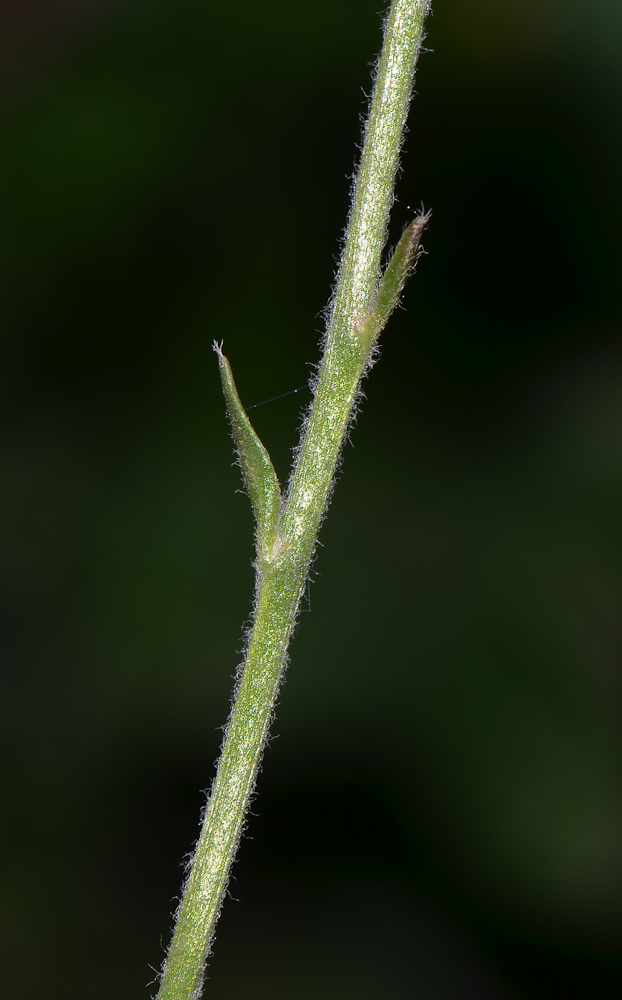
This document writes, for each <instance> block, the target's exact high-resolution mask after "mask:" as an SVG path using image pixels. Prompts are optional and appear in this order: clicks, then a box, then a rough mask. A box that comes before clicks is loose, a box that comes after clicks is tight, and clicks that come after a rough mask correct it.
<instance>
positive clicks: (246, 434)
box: [213, 341, 281, 556]
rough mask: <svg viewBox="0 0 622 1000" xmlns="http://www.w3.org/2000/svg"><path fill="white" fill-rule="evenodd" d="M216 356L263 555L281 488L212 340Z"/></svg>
mask: <svg viewBox="0 0 622 1000" xmlns="http://www.w3.org/2000/svg"><path fill="white" fill-rule="evenodd" d="M213 347H214V350H215V352H216V354H217V355H218V366H219V368H220V380H221V382H222V389H223V393H224V397H225V402H226V404H227V412H228V414H229V420H230V421H231V433H232V436H233V441H234V444H235V449H236V451H237V454H238V459H239V462H240V468H241V469H242V476H243V478H244V485H245V486H246V490H247V493H248V495H249V498H250V501H251V505H252V508H253V513H254V515H255V521H256V524H257V548H258V551H259V554H260V556H261V555H265V554H266V552H267V549H268V547H269V545H270V543H271V541H272V540H273V539H274V536H275V533H276V528H277V523H278V518H279V513H280V509H281V488H280V486H279V481H278V479H277V476H276V472H275V471H274V466H273V465H272V462H271V460H270V456H269V454H268V452H267V451H266V449H265V448H264V446H263V444H262V443H261V441H260V440H259V437H258V436H257V434H256V432H255V430H254V428H253V426H252V424H251V422H250V420H249V419H248V416H247V415H246V412H245V410H244V407H243V406H242V402H241V400H240V397H239V396H238V391H237V389H236V385H235V382H234V379H233V372H232V371H231V365H230V364H229V361H228V360H227V358H226V357H225V355H224V354H223V353H222V341H221V342H220V344H219V343H218V342H217V341H214V344H213Z"/></svg>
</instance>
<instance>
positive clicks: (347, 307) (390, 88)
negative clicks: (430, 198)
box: [328, 0, 429, 342]
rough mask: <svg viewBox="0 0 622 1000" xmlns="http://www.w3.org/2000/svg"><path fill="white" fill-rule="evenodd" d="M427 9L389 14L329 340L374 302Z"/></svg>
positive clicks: (420, 0) (403, 3)
mask: <svg viewBox="0 0 622 1000" xmlns="http://www.w3.org/2000/svg"><path fill="white" fill-rule="evenodd" d="M428 7H429V0H394V2H393V4H392V5H391V10H390V11H389V14H388V16H387V20H386V24H385V43H384V46H383V49H382V53H381V56H380V60H379V62H378V67H377V71H376V80H375V86H374V92H373V97H372V103H371V108H370V113H369V118H368V120H367V125H366V128H365V135H364V143H363V154H362V157H361V162H360V166H359V170H358V173H357V176H356V181H355V185H354V193H353V198H352V209H351V212H350V218H349V221H348V227H347V230H346V238H345V247H344V252H343V257H342V259H341V266H340V268H339V274H338V278H337V289H336V292H335V296H334V299H333V303H332V310H331V316H330V322H329V330H328V341H329V342H330V340H331V339H333V338H335V337H339V336H340V335H342V334H345V335H346V336H347V335H349V334H351V333H352V331H353V328H354V327H355V326H356V325H357V323H359V322H360V321H361V320H362V319H363V318H364V317H365V316H366V315H367V313H369V311H370V310H371V308H372V306H373V303H374V297H375V294H376V286H377V283H378V278H379V275H380V261H381V257H382V251H383V249H384V245H385V243H386V238H387V223H388V219H389V211H390V209H391V205H392V202H393V188H394V184H395V175H396V172H397V167H398V162H399V154H400V148H401V145H402V137H403V134H404V125H405V123H406V116H407V114H408V106H409V103H410V95H411V91H412V84H413V77H414V72H415V65H416V62H417V56H418V54H419V49H420V47H421V38H422V31H423V22H424V20H425V15H426V13H427V10H428Z"/></svg>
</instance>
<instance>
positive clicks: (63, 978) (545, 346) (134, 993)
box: [0, 0, 622, 1000]
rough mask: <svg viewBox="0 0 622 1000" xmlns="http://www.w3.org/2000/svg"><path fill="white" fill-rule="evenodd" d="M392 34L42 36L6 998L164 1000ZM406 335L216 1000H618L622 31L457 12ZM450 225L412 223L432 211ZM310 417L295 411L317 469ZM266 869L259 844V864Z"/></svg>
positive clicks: (199, 4) (203, 26)
mask: <svg viewBox="0 0 622 1000" xmlns="http://www.w3.org/2000/svg"><path fill="white" fill-rule="evenodd" d="M377 7H378V0H330V2H329V0H316V2H314V3H310V2H301V0H298V2H297V3H293V2H292V0H288V2H285V0H268V2H261V3H260V2H259V0H238V2H236V3H229V4H226V3H225V4H223V3H212V2H209V0H142V2H140V3H137V2H130V0H126V2H124V3H116V4H112V5H108V6H106V5H105V4H104V5H102V4H100V5H99V6H96V7H93V6H92V5H89V4H87V3H86V0H81V2H78V0H76V2H74V3H73V4H64V5H63V4H61V3H58V4H51V5H45V4H42V3H39V4H38V3H34V2H33V3H32V4H29V5H24V7H20V5H19V4H17V3H13V4H5V5H4V6H3V8H2V11H1V12H0V18H1V19H2V22H3V23H4V25H5V27H6V32H5V35H4V43H3V50H4V55H5V57H6V58H5V70H4V77H3V86H4V91H3V93H4V104H3V113H2V135H1V149H0V205H1V207H0V242H1V254H2V265H1V266H2V327H3V336H2V348H1V359H0V360H1V365H0V367H1V372H2V375H1V379H2V392H1V396H0V398H1V409H2V424H1V431H0V433H1V438H2V440H1V455H2V458H1V462H2V472H1V484H0V510H1V513H2V517H1V520H0V588H1V591H0V596H1V609H0V623H1V646H2V650H1V652H2V696H1V709H0V711H1V713H2V726H1V732H2V747H3V760H4V767H3V772H4V781H3V789H2V803H3V806H4V818H3V821H2V826H1V828H0V829H1V834H0V835H1V838H2V861H3V871H2V877H1V880H0V886H1V896H2V909H1V912H0V939H1V941H2V946H3V949H4V951H5V954H4V955H3V959H2V973H1V976H0V979H1V983H2V985H1V987H0V989H1V992H2V995H3V996H5V997H7V998H10V1000H35V998H36V1000H39V998H42V997H46V998H49V1000H56V998H58V1000H61V998H62V1000H78V998H79V1000H86V998H88V1000H108V998H110V997H114V998H115V1000H126V998H127V1000H130V998H140V997H145V998H146V997H147V996H148V995H149V993H150V991H149V989H147V988H146V986H145V984H146V983H147V981H148V979H149V978H150V976H151V973H150V970H149V967H148V966H149V963H150V964H151V965H153V966H158V965H159V963H160V961H161V957H162V947H161V944H160V939H163V941H164V943H166V940H167V938H168V934H169V927H170V912H171V909H172V904H171V898H172V897H173V896H174V895H175V894H176V893H177V891H178V889H179V885H180V880H181V869H180V867H179V863H180V859H181V858H182V855H183V854H184V853H185V852H187V851H189V850H190V848H191V846H192V843H193V840H194V838H195V836H196V830H197V826H196V824H197V818H198V814H199V810H200V808H201V804H202V802H203V798H202V794H201V791H200V789H202V788H205V787H206V786H208V784H209V782H210V780H211V775H212V773H213V771H212V762H213V761H214V759H215V758H216V756H217V752H218V746H219V741H220V738H221V733H220V731H219V728H218V727H219V726H221V725H222V724H223V722H224V721H225V719H226V715H227V710H228V699H229V691H230V688H231V677H232V674H233V672H234V670H235V667H236V664H237V662H238V658H239V657H238V654H237V653H236V650H239V649H240V647H241V643H242V638H241V628H242V624H243V622H244V621H245V619H247V618H248V615H249V611H250V596H251V591H252V569H251V558H252V522H251V516H250V511H249V505H248V502H247V500H246V498H245V497H244V496H242V495H240V494H239V493H236V490H238V489H239V486H240V483H239V475H238V471H237V470H236V469H235V468H233V467H232V465H231V462H232V453H231V445H230V441H229V439H228V436H227V425H226V420H225V416H224V406H223V402H222V399H221V396H220V390H219V385H218V376H217V367H216V363H215V359H214V356H213V354H212V353H211V342H212V340H213V339H214V338H218V339H221V338H222V339H224V342H225V349H226V351H227V353H228V355H229V357H230V359H231V362H232V365H233V368H234V372H235V374H236V377H237V380H238V385H239V389H240V393H241V396H242V399H243V401H244V402H245V403H247V404H251V403H255V402H258V401H260V400H263V399H267V398H269V397H272V396H275V395H277V394H279V393H282V392H286V391H288V390H289V389H292V388H295V387H297V386H300V385H302V384H303V383H304V382H305V381H306V378H307V374H308V367H307V366H308V364H309V363H313V362H315V361H316V360H317V358H318V350H317V341H318V336H319V331H320V330H321V319H320V316H319V314H320V312H321V310H322V308H323V306H324V304H325V301H326V298H327V295H328V290H329V287H330V283H331V281H332V278H333V273H334V260H335V255H336V254H337V250H338V237H339V234H340V232H341V231H342V228H343V224H344V220H345V216H346V212H347V205H348V197H347V196H348V188H349V180H348V177H349V175H350V173H351V170H352V164H353V156H354V148H355V144H356V143H357V142H358V140H359V129H360V126H359V115H360V114H361V113H362V111H363V109H364V98H363V95H362V93H361V89H364V90H368V89H369V65H368V64H369V62H370V61H371V60H372V58H373V56H374V53H375V52H376V51H377V50H378V48H379V40H380V35H379V18H378V16H377ZM427 45H428V47H429V48H431V49H433V50H434V54H433V55H431V54H426V55H425V56H424V57H422V59H421V64H420V72H419V75H418V83H417V89H418V91H419V94H418V96H417V98H416V101H415V104H414V107H413V112H412V115H411V119H410V133H409V137H408V143H407V151H406V155H405V157H404V171H403V176H402V178H401V180H400V183H399V188H398V202H397V204H396V206H395V211H394V217H393V222H392V239H393V240H395V238H396V237H397V236H398V235H399V233H400V231H401V228H402V226H403V225H404V224H405V223H406V222H407V221H408V220H409V219H410V218H411V217H412V211H413V210H414V209H415V208H416V207H418V206H419V204H420V203H421V202H422V201H423V203H424V204H425V207H426V208H429V207H431V208H433V210H434V216H433V221H432V224H431V226H430V230H429V235H428V236H427V238H426V249H427V250H428V253H429V256H427V257H425V258H424V259H423V260H422V261H421V264H420V267H419V273H418V274H417V276H416V278H415V279H414V281H413V282H412V285H411V286H410V287H409V289H408V292H407V294H406V297H405V303H404V304H405V307H406V309H405V311H402V312H399V314H398V315H396V316H395V317H394V319H393V320H392V321H391V323H390V325H389V327H388V329H387V330H386V332H385V334H384V335H383V351H382V359H381V361H380V363H379V365H378V366H377V368H376V369H375V370H374V371H373V373H372V375H371V377H370V379H369V381H368V383H367V384H366V392H367V395H368V397H369V398H368V401H367V402H366V404H365V406H364V409H363V413H362V415H361V417H360V419H359V422H358V425H357V427H356V428H355V430H354V433H353V436H352V441H353V444H354V446H355V447H354V448H352V447H347V448H346V451H345V456H344V462H343V469H342V473H343V474H342V476H341V477H340V479H339V482H338V485H337V489H336V492H335V497H334V501H333V504H332V507H331V510H330V514H329V517H328V520H327V522H326V524H325V526H324V528H323V530H322V543H323V545H324V547H323V548H321V549H320V550H319V555H318V557H317V560H316V563H315V566H314V576H313V585H312V587H311V590H312V595H311V614H309V613H308V612H307V611H306V610H305V611H304V613H303V614H302V616H301V621H300V627H299V629H298V633H297V635H296V638H295V641H294V643H293V647H292V651H291V652H292V657H291V658H292V665H291V669H290V672H289V674H288V678H287V683H286V685H285V687H284V689H283V692H282V697H281V701H280V705H279V710H278V718H277V722H276V724H275V726H274V734H275V735H278V739H276V740H274V741H273V742H272V743H271V744H270V747H269V749H268V752H267V754H266V759H265V769H264V773H263V774H262V775H261V778H260V781H259V797H258V800H257V802H256V804H255V806H254V811H255V813H256V814H257V815H255V816H253V817H252V819H251V821H250V823H249V830H248V833H249V839H246V840H245V841H244V842H243V845H242V849H241V854H240V860H239V862H238V864H237V866H236V869H235V876H236V881H234V882H233V883H232V895H233V896H235V897H237V898H238V899H239V900H240V902H232V901H228V902H227V904H226V906H225V911H224V916H223V918H222V922H221V925H220V929H219V934H218V941H217V945H216V953H215V958H214V961H213V963H212V966H211V971H210V977H211V982H210V983H209V988H208V990H207V992H206V996H209V997H213V998H214V1000H217V998H225V997H227V998H229V1000H237V998H242V997H248V996H251V995H252V996H253V997H256V998H257V1000H263V998H266V1000H267V998H270V1000H278V998H287V1000H291V998H296V1000H320V998H321V1000H333V998H334V1000H350V998H352V1000H354V998H356V1000H406V998H411V997H412V998H417V1000H470V998H473V1000H508V998H516V1000H528V998H535V1000H540V998H543V1000H544V998H546V1000H548V998H557V997H559V998H562V997H563V998H565V1000H567V998H569V1000H574V998H590V1000H591V998H593V997H598V998H599V1000H607V998H610V997H611V998H613V997H617V996H618V995H619V990H620V979H619V972H618V971H617V966H616V959H615V956H616V951H617V949H618V948H619V945H620V940H621V933H620V924H621V921H620V917H621V911H622V903H621V899H622V891H621V890H622V852H621V843H622V836H621V834H622V796H621V783H620V778H621V773H620V772H621V768H620V762H621V755H620V721H621V715H622V685H621V669H620V667H621V656H622V617H621V608H622V348H621V345H620V340H619V336H620V319H621V316H620V312H621V308H620V307H621V297H620V272H621V264H622V240H621V238H620V231H621V225H620V223H621V217H622V196H621V193H620V192H621V188H620V176H621V173H622V133H621V126H622V115H621V112H622V60H621V58H620V57H621V54H622V7H621V6H620V3H619V0H593V2H591V3H590V4H589V5H587V4H585V3H579V0H541V2H536V0H473V2H467V0H438V2H437V3H436V6H435V15H434V17H433V18H432V20H431V21H430V23H429V34H428V40H427ZM409 206H411V207H410V208H409ZM303 396H304V394H298V395H295V396H290V397H288V398H285V399H282V400H280V401H278V402H275V403H272V404H270V405H269V406H265V407H263V408H261V409H258V410H256V411H254V418H255V422H256V426H257V429H258V431H259V433H260V434H261V435H262V437H263V439H264V441H265V443H266V444H267V446H268V447H269V449H270V450H271V452H272V454H273V456H274V460H275V464H276V466H277V470H278V471H279V473H280V475H281V476H282V477H285V476H286V474H287V468H288V464H289V458H290V449H291V448H292V447H293V446H294V444H295V443H296V439H297V425H298V419H299V417H298V414H299V412H300V409H301V406H302V405H303V403H304V402H305V400H304V398H303ZM250 838H252V839H250Z"/></svg>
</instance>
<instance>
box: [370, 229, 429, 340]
mask: <svg viewBox="0 0 622 1000" xmlns="http://www.w3.org/2000/svg"><path fill="white" fill-rule="evenodd" d="M429 221H430V213H429V212H427V213H426V214H425V215H418V216H417V218H416V219H414V220H413V221H412V222H411V224H410V225H409V226H408V227H407V228H406V229H405V230H404V232H403V233H402V237H401V239H400V241H399V243H398V244H397V246H396V248H395V250H394V251H393V254H392V256H391V260H390V261H389V263H388V264H387V267H386V270H385V272H384V274H383V275H382V278H381V279H380V284H379V286H378V292H377V295H376V304H375V306H374V309H373V312H371V313H370V315H369V316H368V317H367V319H366V320H365V322H364V323H363V325H362V327H361V333H363V334H364V336H365V337H366V338H369V341H370V342H373V341H374V340H375V339H376V338H377V337H378V335H379V334H380V333H381V332H382V330H383V329H384V327H385V326H386V324H387V321H388V319H389V316H390V315H391V313H392V312H393V310H394V309H395V307H396V306H397V305H398V303H399V301H400V298H401V297H402V292H403V291H404V287H405V285H406V282H407V281H408V278H409V277H410V275H411V274H412V272H413V271H414V269H415V264H416V263H417V258H418V257H419V253H420V247H421V237H422V236H423V231H424V229H425V228H426V226H427V224H428V222H429Z"/></svg>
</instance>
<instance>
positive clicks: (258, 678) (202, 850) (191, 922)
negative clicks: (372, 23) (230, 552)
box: [158, 0, 428, 1000]
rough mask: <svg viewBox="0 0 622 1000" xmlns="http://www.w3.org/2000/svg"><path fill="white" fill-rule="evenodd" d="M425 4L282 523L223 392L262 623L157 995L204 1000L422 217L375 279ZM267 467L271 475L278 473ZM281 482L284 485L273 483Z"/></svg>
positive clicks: (393, 63)
mask: <svg viewBox="0 0 622 1000" xmlns="http://www.w3.org/2000/svg"><path fill="white" fill-rule="evenodd" d="M427 6H428V0H393V3H392V4H391V9H390V11H389V14H388V17H387V19H386V22H385V32H384V44H383V48H382V52H381V55H380V59H379V62H378V67H377V73H376V81H375V86H374V92H373V97H372V102H371V108H370V112H369V117H368V120H367V125H366V128H365V136H364V146H363V153H362V157H361V162H360V166H359V170H358V174H357V178H356V182H355V185H354V190H353V196H352V208H351V212H350V218H349V221H348V227H347V232H346V240H345V247H344V252H343V257H342V260H341V265H340V268H339V274H338V280H337V287H336V291H335V295H334V298H333V300H332V303H331V307H330V315H329V321H328V327H327V332H326V337H325V342H324V355H323V359H322V364H321V368H320V373H319V377H318V379H317V383H316V385H315V387H314V392H315V396H314V401H313V405H312V407H311V411H310V415H309V419H308V421H307V423H306V426H305V428H304V429H303V436H302V441H301V445H300V449H299V452H298V457H297V460H296V463H295V468H294V471H293V474H292V478H291V481H290V485H289V491H288V494H287V497H286V499H285V501H284V503H283V506H282V508H281V511H280V515H279V518H278V523H277V524H276V525H275V526H274V528H273V523H274V522H273V518H272V516H271V514H270V511H271V509H272V504H273V498H274V497H276V496H277V495H278V484H276V486H275V485H274V483H273V480H272V475H273V470H272V466H271V463H270V462H269V457H268V456H267V452H265V449H263V446H262V445H261V443H260V442H259V440H258V439H257V438H256V435H255V434H254V431H253V430H252V427H251V425H250V423H249V421H248V418H247V417H246V415H245V414H244V413H243V411H242V409H241V404H240V402H239V397H238V396H237V392H236V391H235V386H234V383H233V377H232V375H231V370H230V368H229V366H228V363H227V361H226V359H225V358H224V357H223V356H222V352H221V351H220V348H219V347H218V346H217V345H216V346H217V350H218V353H219V356H220V365H221V374H222V376H223V387H224V390H225V397H226V400H227V407H228V409H229V414H230V418H231V423H232V429H233V434H234V439H235V442H236V448H237V451H238V455H239V458H240V465H241V467H242V471H243V474H244V478H245V481H246V484H247V489H248V492H249V495H250V496H251V501H252V502H253V507H254V510H255V517H256V521H257V574H258V577H257V581H258V586H257V601H256V606H255V614H254V623H253V629H252V633H251V637H250V641H249V645H248V651H247V654H246V658H245V663H244V667H243V670H242V672H241V675H240V680H239V684H238V688H237V692H236V697H235V701H234V705H233V709H232V713H231V717H230V720H229V725H228V727H227V734H226V738H225V742H224V746H223V750H222V756H221V758H220V761H219V764H218V770H217V774H216V778H215V780H214V784H213V787H212V792H211V796H210V800H209V805H208V808H207V811H206V815H205V820H204V823H203V828H202V830H201V835H200V838H199V842H198V845H197V849H196V853H195V857H194V861H193V864H192V869H191V871H190V875H189V877H188V881H187V883H186V887H185V892H184V896H183V900H182V903H181V905H180V908H179V911H178V915H177V924H176V927H175V932H174V935H173V940H172V943H171V947H170V950H169V954H168V957H167V960H166V965H165V969H164V974H163V977H162V982H161V985H160V990H159V993H158V1000H196V998H197V997H198V996H199V995H200V992H201V984H202V978H203V971H204V966H205V961H206V958H207V955H208V954H209V950H210V946H211V941H212V937H213V933H214V927H215V924H216V921H217V919H218V914H219V911H220V907H221V904H222V900H223V897H224V893H225V890H226V886H227V881H228V878H229V871H230V867H231V864H232V861H233V859H234V856H235V852H236V849H237V845H238V841H239V839H240V835H241V831H242V828H243V824H244V817H245V815H246V810H247V807H248V802H249V798H250V796H251V794H252V791H253V786H254V783H255V777H256V774H257V768H258V765H259V760H260V757H261V753H262V750H263V746H264V743H265V740H266V736H267V733H268V728H269V725H270V721H271V718H272V713H273V709H274V704H275V700H276V697H277V693H278V689H279V684H280V681H281V677H282V673H283V669H284V665H285V661H286V656H287V647H288V644H289V640H290V637H291V634H292V630H293V627H294V623H295V619H296V614H297V611H298V605H299V601H300V598H301V595H302V592H303V590H304V586H305V582H306V579H307V575H308V572H309V566H310V562H311V558H312V556H313V551H314V548H315V545H316V540H317V533H318V529H319V525H320V522H321V519H322V516H323V514H324V510H325V508H326V504H327V500H328V497H329V494H330V490H331V485H332V481H333V477H334V474H335V468H336V465H337V462H338V459H339V454H340V451H341V448H342V445H343V441H344V436H345V434H346V431H347V428H348V424H349V422H350V420H351V417H352V413H353V407H354V404H355V400H356V396H357V393H358V390H359V384H360V380H361V377H362V375H363V373H364V371H365V369H366V367H367V365H368V364H369V362H370V358H371V355H372V352H373V349H374V345H375V342H376V338H377V336H378V334H379V332H380V330H381V329H382V327H383V326H384V324H385V322H386V320H387V318H388V315H389V313H390V312H391V311H392V309H393V308H394V306H395V305H396V303H397V301H398V299H399V296H400V294H401V291H402V288H403V285H404V281H405V280H406V277H407V275H408V273H409V272H410V270H412V266H413V263H414V260H415V257H416V254H417V249H418V246H419V240H420V236H421V232H422V230H423V227H424V225H425V223H426V221H427V219H426V218H425V217H421V218H419V219H416V220H415V221H414V222H413V223H412V225H411V226H410V227H409V228H408V229H407V230H406V232H405V233H404V236H403V237H402V240H401V241H400V244H399V245H398V247H397V249H396V252H395V254H394V256H393V259H392V261H391V263H390V264H389V266H388V268H387V270H386V272H385V275H384V278H383V279H382V281H380V263H381V258H382V252H383V249H384V245H385V242H386V235H387V224H388V218H389V211H390V208H391V203H392V199H393V188H394V184H395V175H396V171H397V166H398V159H399V152H400V147H401V143H402V136H403V131H404V124H405V121H406V116H407V113H408V105H409V101H410V95H411V90H412V83H413V78H414V71H415V65H416V61H417V55H418V52H419V48H420V44H421V37H422V30H423V22H424V18H425V14H426V11H427ZM271 470H272V471H271ZM274 482H276V480H275V481H274Z"/></svg>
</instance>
